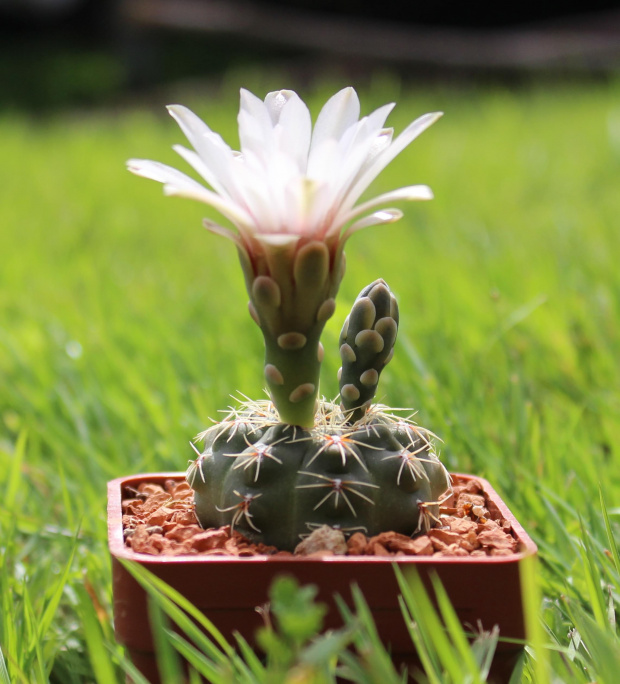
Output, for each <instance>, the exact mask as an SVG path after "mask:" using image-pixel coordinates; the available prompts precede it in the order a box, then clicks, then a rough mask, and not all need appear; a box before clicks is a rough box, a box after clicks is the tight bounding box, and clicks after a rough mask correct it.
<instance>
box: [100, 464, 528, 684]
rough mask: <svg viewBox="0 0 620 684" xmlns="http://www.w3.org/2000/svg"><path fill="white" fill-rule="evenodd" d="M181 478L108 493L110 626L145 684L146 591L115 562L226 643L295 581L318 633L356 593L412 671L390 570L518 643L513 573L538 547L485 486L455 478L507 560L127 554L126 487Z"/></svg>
mask: <svg viewBox="0 0 620 684" xmlns="http://www.w3.org/2000/svg"><path fill="white" fill-rule="evenodd" d="M183 477H184V475H183V474H182V473H152V474H142V475H134V476H131V477H123V478H118V479H116V480H112V481H111V482H109V483H108V541H109V548H110V553H111V556H112V577H113V593H114V624H115V632H116V638H117V640H118V641H119V642H120V643H122V644H123V645H124V646H125V647H126V649H127V652H128V654H129V656H130V657H131V659H132V662H133V663H134V664H135V665H136V667H138V668H139V669H140V671H141V672H142V673H143V674H144V675H145V677H147V679H149V681H151V682H154V683H156V682H159V678H158V675H157V666H156V661H155V654H154V647H153V642H152V638H151V632H150V627H149V618H148V611H147V599H146V594H145V592H144V590H143V589H142V588H141V587H140V586H139V585H138V583H137V582H136V581H135V580H134V579H133V577H132V576H131V575H130V574H129V573H128V572H127V570H126V569H125V568H124V567H123V566H122V564H121V563H120V562H119V559H126V560H131V561H135V562H136V563H139V564H140V565H142V566H144V567H145V568H147V569H148V570H149V571H150V572H152V573H154V574H155V575H156V576H157V577H159V578H161V579H162V580H163V581H165V582H166V583H168V584H169V585H171V586H172V587H174V588H175V589H176V590H178V591H179V592H181V593H182V594H183V595H184V596H185V597H187V598H188V599H189V600H190V601H191V602H192V603H193V604H194V605H195V606H196V607H197V608H199V609H200V610H201V611H202V612H203V613H204V614H205V615H206V616H207V617H208V618H209V619H210V620H212V622H213V623H214V624H215V626H216V627H217V628H218V629H220V630H221V631H222V632H223V634H224V635H226V636H227V637H230V639H231V643H234V641H233V639H232V633H233V632H234V631H238V632H240V633H241V634H242V635H243V636H244V637H245V638H246V639H248V640H249V641H250V643H252V641H253V635H254V633H255V631H256V629H257V628H258V627H259V626H260V625H261V617H260V615H259V614H258V613H257V612H256V610H255V608H256V607H257V606H261V605H263V604H265V603H266V602H267V600H268V590H269V587H270V586H271V584H272V582H273V580H274V578H275V577H276V576H278V575H283V574H287V575H293V576H294V577H296V578H297V580H298V581H299V582H300V583H302V584H314V585H316V586H317V587H318V589H319V592H318V600H320V601H322V602H323V603H325V604H327V606H328V608H329V612H328V614H327V616H326V619H325V627H326V628H336V627H339V626H341V624H342V623H341V620H340V614H339V612H338V610H337V608H336V606H335V603H334V600H333V597H334V595H335V594H339V595H341V596H342V597H343V598H344V599H345V600H346V601H347V602H349V600H350V595H351V593H350V586H351V584H352V583H356V584H357V585H358V586H359V587H360V589H361V590H362V593H363V594H364V597H365V599H366V601H367V603H368V605H369V607H370V609H371V611H372V614H373V617H374V620H375V623H376V625H377V629H378V630H379V634H380V636H381V638H382V640H383V642H384V643H385V644H388V645H389V647H390V649H391V653H392V654H393V659H394V661H395V663H398V664H400V663H405V664H417V663H418V660H417V656H416V653H415V649H414V647H413V644H412V642H411V639H410V637H409V635H408V632H407V628H406V626H405V622H404V620H403V617H402V614H401V611H400V608H399V605H398V594H399V591H398V585H397V582H396V577H395V574H394V568H393V565H394V563H398V565H399V567H400V568H401V570H403V572H404V573H405V576H406V573H407V569H408V568H411V567H415V568H416V569H417V571H418V573H419V574H420V576H421V577H422V579H423V580H424V581H425V583H426V584H427V586H429V587H430V579H429V578H430V575H431V574H436V575H437V576H438V577H439V579H440V580H441V582H442V584H443V586H444V588H445V589H446V591H447V593H448V596H449V597H450V599H451V601H452V604H453V606H454V608H455V609H456V612H457V614H458V616H459V618H460V620H461V622H462V623H463V624H465V625H467V626H469V627H470V628H475V627H476V626H477V625H481V626H482V627H483V628H484V629H488V630H490V629H491V628H492V627H493V626H494V625H497V626H498V627H499V630H500V637H510V638H512V639H524V638H525V623H524V615H523V605H522V593H521V582H520V574H519V573H520V565H521V563H522V562H523V560H524V559H525V558H526V557H528V556H532V555H534V554H535V553H536V552H537V548H536V545H535V544H534V542H533V541H532V540H531V539H530V537H529V536H528V535H527V534H526V532H525V531H524V529H523V528H522V527H521V525H520V524H519V522H518V521H517V520H516V518H515V517H514V516H513V515H512V513H511V512H510V511H509V510H508V508H507V506H506V505H505V504H504V502H503V501H502V500H501V499H500V497H499V495H498V494H497V492H495V490H494V489H493V488H492V487H491V485H490V484H489V483H488V482H487V481H486V480H484V479H482V478H479V477H474V476H472V475H460V474H459V475H454V477H455V478H458V479H459V480H461V481H467V480H471V479H476V480H477V481H478V482H480V483H481V484H482V486H483V489H484V492H485V494H486V497H487V501H488V506H489V508H490V509H493V508H495V509H497V510H498V511H499V513H500V514H501V516H502V517H503V518H504V519H505V520H507V521H509V522H510V524H511V526H512V530H513V533H514V536H515V537H516V539H517V541H518V542H519V545H518V549H517V552H516V553H514V554H512V555H510V556H485V557H449V558H446V557H439V558H436V557H434V556H407V557H399V558H394V557H381V556H329V557H324V558H304V557H275V558H271V557H268V556H255V557H249V558H235V557H226V556H151V555H146V554H142V553H135V552H134V551H133V550H132V549H131V548H129V547H127V546H126V545H125V543H124V539H123V527H122V508H121V502H122V499H123V496H124V491H125V487H131V488H134V489H135V488H136V487H137V486H138V485H139V484H140V483H142V482H154V483H157V484H160V485H163V484H164V482H165V481H166V480H168V479H175V480H183ZM520 652H521V649H520V648H519V646H515V645H514V644H506V643H502V642H500V643H499V644H498V648H497V651H496V656H495V659H494V662H493V670H492V673H493V677H492V679H493V681H495V682H502V681H508V679H509V677H510V673H511V671H512V668H513V665H514V664H515V662H516V660H517V658H518V656H519V654H520Z"/></svg>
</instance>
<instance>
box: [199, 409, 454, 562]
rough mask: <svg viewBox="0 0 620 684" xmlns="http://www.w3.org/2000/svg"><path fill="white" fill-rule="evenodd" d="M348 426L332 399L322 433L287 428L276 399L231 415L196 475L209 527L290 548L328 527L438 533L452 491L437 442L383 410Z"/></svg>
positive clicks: (208, 438)
mask: <svg viewBox="0 0 620 684" xmlns="http://www.w3.org/2000/svg"><path fill="white" fill-rule="evenodd" d="M348 420H350V417H349V416H348V415H347V413H346V412H345V411H343V410H342V409H341V407H340V406H338V405H336V404H333V403H331V402H327V401H325V400H323V401H321V402H320V407H319V411H318V412H317V418H316V420H315V425H314V427H313V428H312V429H302V428H299V427H294V426H291V425H288V424H284V423H280V422H278V419H277V414H276V412H275V409H274V408H273V404H271V402H266V401H265V402H255V403H254V402H247V403H245V404H244V405H243V406H242V407H241V408H240V409H239V410H233V411H231V414H230V415H229V416H228V417H227V418H226V419H225V420H224V421H222V422H221V423H219V424H217V425H214V426H213V427H212V428H210V429H209V430H208V431H206V432H205V433H203V435H202V437H203V439H204V451H203V452H202V453H201V454H200V455H199V456H198V458H197V459H196V460H195V461H194V462H192V463H191V465H190V467H189V469H188V473H187V479H188V482H189V484H190V485H191V486H192V487H193V488H194V490H195V504H196V515H197V516H198V519H199V520H200V523H201V524H202V526H203V527H205V528H206V527H219V526H222V525H227V524H230V525H231V526H232V527H233V528H234V529H236V530H238V531H239V532H241V533H243V534H244V535H245V536H247V537H248V538H249V539H251V540H252V541H254V542H256V543H259V542H262V543H264V544H267V545H273V546H276V547H277V548H279V549H281V550H289V551H292V550H293V549H294V548H295V546H296V545H297V544H298V543H299V542H300V541H301V540H302V539H303V537H304V536H306V535H308V534H309V533H311V532H312V530H313V529H315V528H317V527H320V526H322V525H328V526H330V527H336V528H339V529H341V530H342V531H343V532H344V533H345V535H346V534H348V533H352V532H355V531H361V532H364V533H365V534H367V535H371V536H372V535H375V534H378V533H380V532H383V531H385V530H393V531H395V532H400V533H403V534H408V535H412V534H414V533H416V532H417V531H419V530H421V529H424V528H426V527H429V526H430V525H431V524H432V521H433V519H437V517H438V513H439V511H438V508H439V503H438V502H439V499H440V497H441V495H442V494H443V493H444V492H445V491H446V490H447V489H448V488H449V486H450V483H449V476H448V474H447V472H446V470H445V468H444V467H443V466H442V464H441V463H440V462H439V459H438V458H437V456H436V455H435V452H434V450H433V444H432V440H431V437H432V435H431V434H430V433H429V432H428V431H426V430H424V429H423V428H420V427H418V426H416V425H415V424H414V423H412V422H411V421H409V420H406V419H400V418H398V417H397V416H395V415H393V414H390V413H389V412H385V411H384V410H381V407H377V406H376V405H375V406H373V407H371V408H370V409H369V410H368V411H367V412H366V414H365V415H364V418H363V419H361V420H359V421H357V422H356V423H354V424H351V423H350V422H348Z"/></svg>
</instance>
